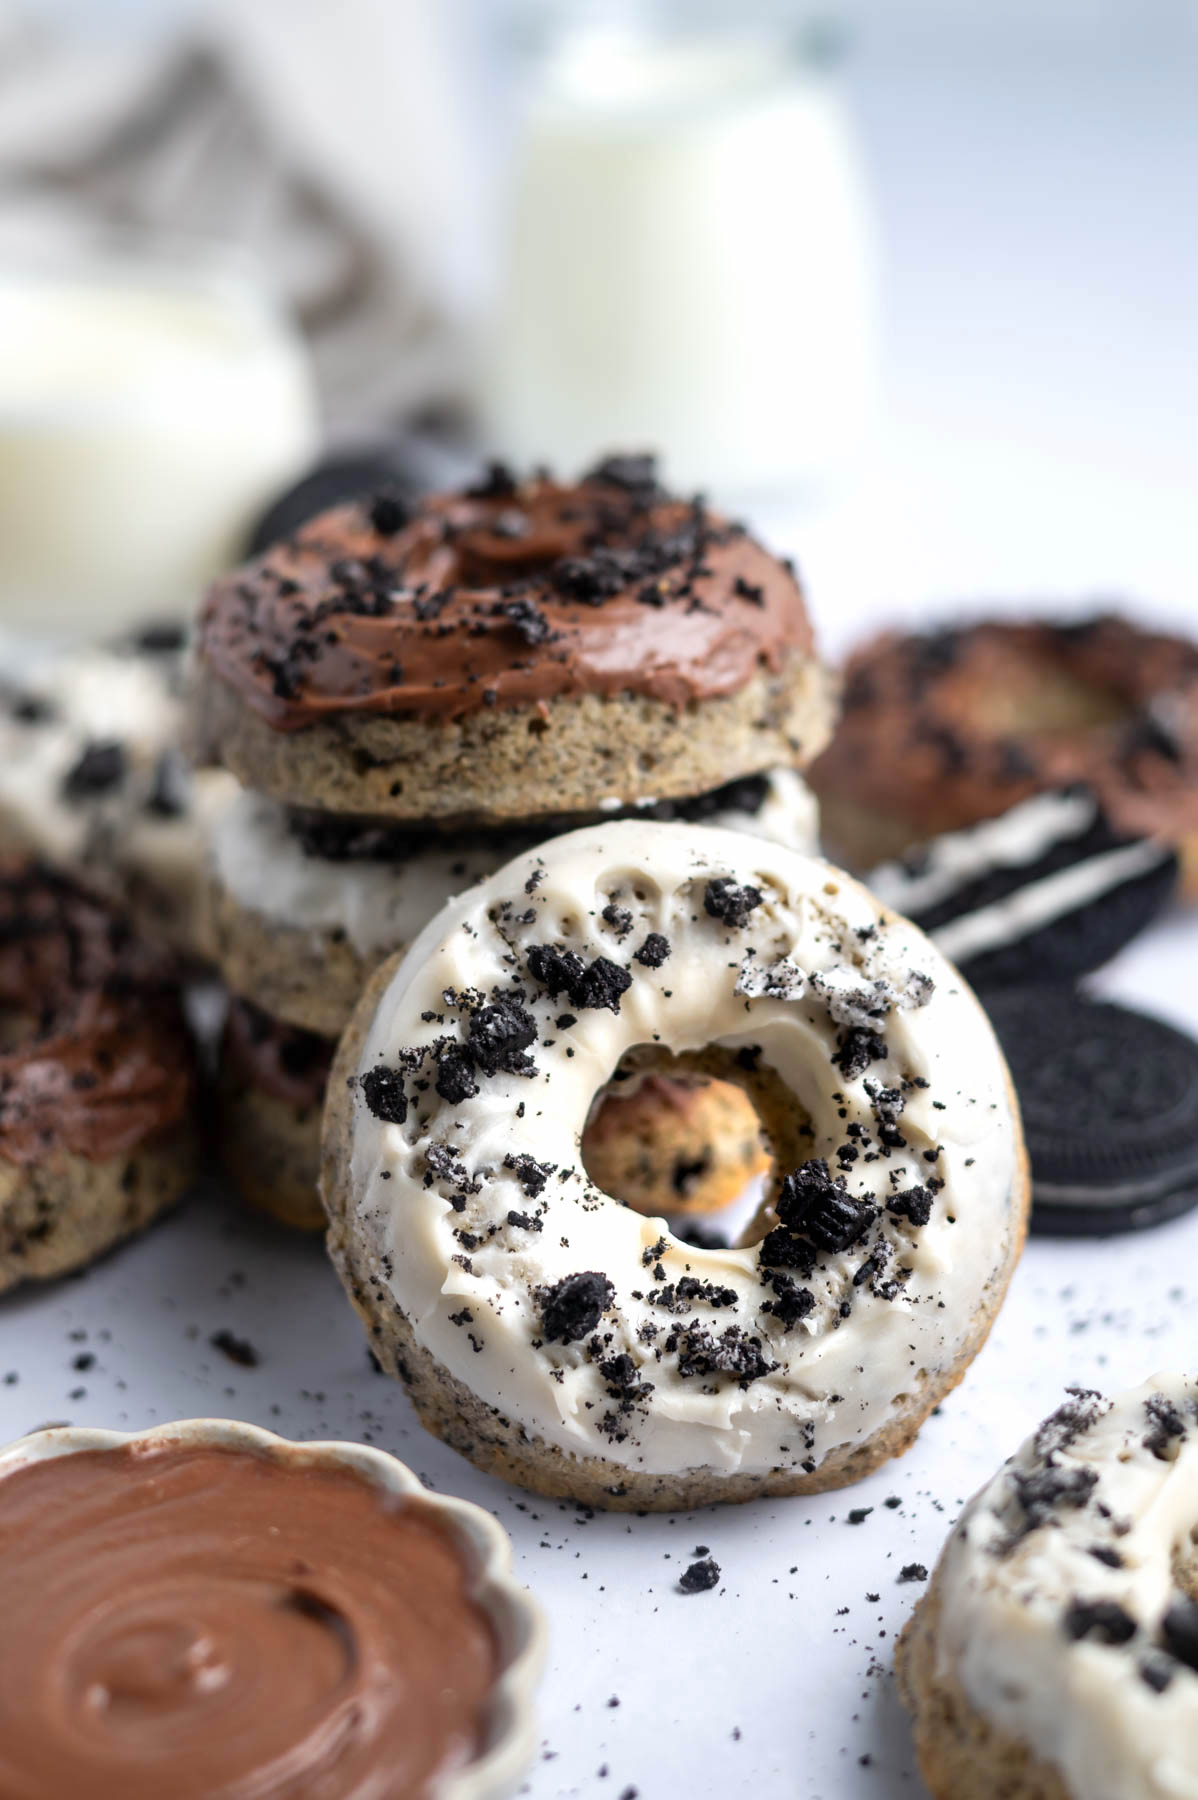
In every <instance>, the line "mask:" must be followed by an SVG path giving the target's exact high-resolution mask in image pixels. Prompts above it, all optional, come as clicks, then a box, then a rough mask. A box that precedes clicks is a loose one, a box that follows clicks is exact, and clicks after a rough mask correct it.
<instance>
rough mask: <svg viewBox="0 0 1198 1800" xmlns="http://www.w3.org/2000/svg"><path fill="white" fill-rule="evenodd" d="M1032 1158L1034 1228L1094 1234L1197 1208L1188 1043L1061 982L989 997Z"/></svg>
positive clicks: (1194, 1055) (1197, 1128) (1195, 1055)
mask: <svg viewBox="0 0 1198 1800" xmlns="http://www.w3.org/2000/svg"><path fill="white" fill-rule="evenodd" d="M987 1010H988V1011H989V1014H990V1019H991V1022H992V1024H993V1025H994V1028H995V1031H996V1032H997V1033H998V1037H999V1040H1000V1042H1001V1044H1002V1047H1003V1050H1004V1052H1005V1053H1006V1057H1007V1062H1008V1064H1009V1066H1010V1070H1011V1077H1012V1080H1013V1081H1014V1083H1015V1091H1016V1093H1017V1094H1018V1096H1019V1104H1020V1107H1021V1109H1022V1112H1023V1128H1024V1132H1025V1134H1026V1139H1027V1148H1028V1154H1029V1156H1030V1158H1031V1165H1032V1230H1033V1231H1039V1232H1044V1233H1057V1234H1060V1235H1065V1236H1079V1235H1087V1236H1101V1235H1104V1234H1105V1233H1108V1232H1114V1231H1134V1230H1137V1229H1139V1228H1141V1227H1143V1226H1146V1225H1158V1224H1160V1223H1161V1222H1162V1221H1163V1220H1165V1219H1171V1218H1175V1217H1176V1216H1177V1215H1178V1214H1179V1213H1183V1212H1186V1211H1187V1210H1188V1209H1189V1208H1190V1207H1192V1206H1195V1205H1198V1043H1196V1042H1195V1041H1194V1039H1193V1038H1191V1037H1187V1036H1186V1035H1185V1033H1184V1032H1181V1031H1178V1030H1176V1029H1175V1028H1174V1027H1173V1026H1171V1025H1166V1024H1164V1023H1162V1021H1161V1020H1159V1019H1153V1018H1149V1017H1148V1016H1147V1015H1146V1014H1145V1013H1139V1012H1133V1011H1131V1010H1130V1009H1129V1008H1127V1007H1124V1006H1115V1005H1113V1004H1111V1003H1110V1002H1108V1001H1099V1000H1091V999H1088V998H1087V997H1086V996H1084V995H1081V994H1075V993H1072V992H1070V990H1069V989H1068V988H1065V987H1048V986H1045V987H1036V988H1012V989H1009V990H1008V991H1007V992H1006V993H1002V994H993V995H990V996H988V997H987Z"/></svg>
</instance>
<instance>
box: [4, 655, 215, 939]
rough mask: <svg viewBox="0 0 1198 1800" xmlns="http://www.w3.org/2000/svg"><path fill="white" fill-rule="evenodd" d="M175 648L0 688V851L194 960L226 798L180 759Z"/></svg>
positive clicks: (62, 659) (179, 670)
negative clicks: (211, 844) (50, 873)
mask: <svg viewBox="0 0 1198 1800" xmlns="http://www.w3.org/2000/svg"><path fill="white" fill-rule="evenodd" d="M182 657H183V645H182V639H181V636H179V635H178V634H175V633H171V634H170V636H169V639H167V640H165V641H164V639H163V637H162V635H161V634H159V633H153V634H150V635H149V638H148V641H147V639H145V638H143V639H142V640H140V641H139V642H138V643H134V644H132V645H130V646H128V647H127V648H124V649H102V648H98V647H97V648H92V649H87V650H81V651H78V652H76V653H73V654H71V655H64V656H53V657H49V658H47V659H46V660H44V661H43V662H41V663H40V664H38V665H37V666H35V667H34V668H33V669H32V670H31V671H29V672H28V673H27V674H26V675H25V676H24V677H23V678H22V679H21V680H20V681H19V682H7V683H0V850H2V851H3V853H4V854H7V855H14V856H16V855H19V856H33V857H37V858H38V859H39V860H40V861H42V862H45V863H47V864H49V865H51V866H52V867H53V868H56V869H60V870H62V871H64V872H65V873H68V874H71V875H74V876H76V877H77V878H78V879H80V880H81V881H83V882H85V883H86V885H87V886H88V887H89V888H90V889H92V890H94V891H96V892H97V893H100V894H101V895H103V897H104V898H105V899H107V900H111V901H113V902H115V903H117V904H119V905H120V906H122V907H123V908H125V909H126V910H127V911H128V912H129V913H131V914H132V916H133V918H134V921H135V923H136V924H137V926H138V928H139V930H141V931H142V932H143V933H145V934H147V935H149V936H152V937H154V938H156V939H161V940H164V941H165V942H166V943H168V944H169V945H170V946H171V947H172V948H173V949H176V950H181V951H183V952H185V953H187V954H189V955H203V954H205V953H206V949H207V943H206V932H205V916H204V915H205V911H206V908H205V904H204V879H205V866H206V861H207V845H208V837H209V834H210V832H211V830H212V828H213V825H214V824H215V821H216V820H217V819H218V818H219V816H220V815H221V813H222V812H223V811H224V809H225V807H226V806H227V805H228V804H229V803H230V801H231V800H232V798H233V796H234V795H235V794H236V792H237V783H236V782H235V781H234V779H233V777H232V776H231V775H228V774H226V773H225V772H224V770H222V769H191V768H190V767H189V766H188V764H187V762H186V760H185V758H184V756H183V754H182V752H181V750H180V748H179V743H180V738H181V735H182V720H183V699H182V687H183V667H182Z"/></svg>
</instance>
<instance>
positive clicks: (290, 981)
mask: <svg viewBox="0 0 1198 1800" xmlns="http://www.w3.org/2000/svg"><path fill="white" fill-rule="evenodd" d="M659 804H662V803H659ZM664 804H666V805H668V806H669V807H670V808H671V809H672V811H673V813H674V814H675V815H676V816H680V817H695V818H702V819H709V820H710V821H711V822H712V823H713V824H718V825H726V826H729V827H731V828H732V829H734V830H738V831H752V832H754V833H756V834H758V835H760V836H762V837H768V838H773V839H775V840H776V841H777V842H778V843H783V844H791V845H792V846H794V848H796V849H800V850H814V849H815V847H816V842H817V835H818V830H819V824H818V813H817V808H816V805H815V799H814V796H813V795H812V793H811V790H810V788H808V786H807V785H806V783H805V782H804V781H803V778H802V776H801V775H799V774H798V773H797V772H796V771H795V770H794V769H772V770H770V771H769V772H768V773H766V774H764V775H751V776H747V777H745V778H744V779H742V780H740V781H733V782H729V783H728V784H727V786H725V787H723V788H719V789H717V790H716V791H715V792H713V793H710V794H704V795H701V796H699V797H698V798H697V799H695V800H689V801H673V802H668V803H664ZM548 835H549V832H548V830H547V829H545V828H538V829H537V830H524V831H522V832H519V833H517V832H512V831H507V832H492V833H487V832H478V831H475V832H472V833H471V834H470V835H469V836H454V835H451V834H447V833H444V832H437V831H425V832H423V833H413V831H412V829H411V828H410V827H409V828H403V827H400V828H399V829H395V828H390V829H389V828H388V827H386V826H385V825H379V824H377V823H371V822H369V821H362V820H356V819H351V820H344V819H338V818H337V817H335V816H333V815H331V814H328V813H307V812H298V813H297V812H294V811H292V810H291V809H290V808H288V807H286V806H283V805H281V804H280V803H279V802H278V801H277V800H272V799H270V798H269V797H268V796H267V795H265V794H257V793H253V792H251V791H250V790H249V789H247V788H243V789H241V790H239V793H238V796H237V799H236V800H235V801H234V803H233V804H232V806H230V807H229V808H228V809H227V811H226V812H225V813H224V814H223V816H222V817H221V818H220V819H219V821H218V822H217V824H216V826H215V829H214V831H213V834H212V855H211V879H210V904H209V908H208V914H209V920H210V925H211V932H212V938H213V954H214V955H215V957H216V960H217V962H218V963H219V965H220V969H221V973H222V974H223V976H224V978H225V980H226V982H227V983H228V985H229V987H230V988H231V989H232V991H233V992H234V993H236V994H243V995H245V996H246V997H247V998H248V999H250V1000H252V1001H253V1002H254V1003H255V1005H257V1006H259V1007H260V1008H261V1009H262V1010H263V1011H264V1012H268V1013H270V1014H271V1015H272V1016H273V1017H275V1018H278V1019H283V1020H286V1022H287V1023H288V1024H290V1025H297V1026H300V1027H302V1029H304V1030H305V1031H315V1032H318V1033H320V1034H321V1035H323V1036H326V1037H336V1036H339V1034H340V1033H341V1031H342V1030H343V1029H344V1027H345V1024H346V1021H347V1020H348V1019H349V1016H350V1014H351V1013H352V1012H353V1010H354V1007H355V1006H356V1005H357V1002H358V999H359V997H360V995H361V992H362V989H363V987H364V986H365V984H366V981H367V979H368V977H369V976H370V975H371V973H372V972H373V971H374V970H375V969H376V968H377V967H378V965H379V963H380V962H382V961H383V960H384V958H385V957H388V956H391V955H393V954H394V953H395V952H396V951H397V950H403V949H405V948H406V947H407V945H408V944H410V943H411V942H412V941H413V940H414V939H415V938H416V937H417V936H418V934H419V933H420V932H421V931H422V930H423V928H424V926H425V925H426V924H427V923H428V921H429V920H430V919H431V918H432V916H433V914H434V913H436V912H438V911H439V910H440V908H441V907H442V906H444V904H445V902H446V901H447V900H448V899H449V898H450V896H451V895H453V894H460V893H461V892H462V890H463V889H464V888H467V887H469V886H470V885H471V883H472V882H475V881H480V880H482V879H484V878H485V877H486V876H488V875H493V874H494V873H495V871H496V869H498V868H501V867H502V865H503V864H504V863H505V862H508V861H509V860H510V859H511V858H512V857H513V856H515V855H517V854H518V853H519V852H520V851H522V850H527V849H530V848H531V847H532V845H533V844H535V843H541V842H543V841H544V839H545V837H546V836H548Z"/></svg>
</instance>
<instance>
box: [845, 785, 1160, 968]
mask: <svg viewBox="0 0 1198 1800" xmlns="http://www.w3.org/2000/svg"><path fill="white" fill-rule="evenodd" d="M866 880H867V884H868V885H869V886H870V887H871V888H872V889H873V891H874V892H875V893H876V894H877V896H878V898H879V899H880V900H884V901H885V902H886V904H887V905H888V906H892V907H893V908H894V910H895V911H896V912H899V913H902V914H903V915H904V916H905V917H906V918H909V919H913V920H914V922H915V923H916V924H917V925H919V926H920V928H921V929H922V930H924V931H926V932H927V934H928V936H929V937H930V938H931V939H932V940H933V942H934V943H935V944H936V945H937V947H938V948H939V949H941V950H943V952H944V954H945V955H946V956H947V957H949V958H950V959H951V960H952V961H953V962H955V963H956V964H957V966H958V968H959V969H961V970H962V971H963V973H965V974H966V975H967V976H968V978H969V981H970V983H971V984H972V986H973V987H975V988H979V989H987V990H988V989H990V988H993V987H1007V986H1010V985H1011V984H1012V983H1024V982H1036V981H1072V980H1075V979H1076V978H1077V977H1078V976H1080V975H1085V974H1088V973H1089V972H1090V970H1092V969H1097V968H1100V967H1101V966H1102V964H1103V963H1105V962H1108V961H1109V960H1110V958H1111V957H1112V956H1114V955H1115V954H1116V953H1117V952H1118V951H1119V950H1121V949H1122V948H1123V946H1124V945H1125V944H1127V943H1129V942H1130V941H1131V939H1132V938H1133V937H1135V936H1136V935H1137V934H1138V933H1139V932H1141V931H1142V930H1143V929H1144V927H1145V926H1146V925H1148V924H1150V923H1151V921H1152V920H1153V919H1154V918H1155V917H1156V916H1157V914H1158V913H1159V912H1160V911H1161V910H1162V909H1163V908H1164V907H1165V906H1166V905H1167V904H1168V903H1169V901H1170V899H1171V898H1172V896H1173V894H1174V893H1175V892H1176V889H1177V882H1178V861H1177V855H1176V852H1175V851H1174V850H1173V849H1172V848H1171V846H1170V845H1168V844H1164V843H1160V842H1157V841H1156V840H1154V839H1152V838H1134V837H1128V836H1126V835H1125V834H1123V833H1121V832H1119V831H1116V830H1115V828H1114V827H1113V826H1112V825H1111V823H1110V821H1109V819H1108V818H1107V817H1106V815H1105V814H1104V812H1103V811H1102V809H1101V807H1100V806H1099V804H1098V801H1097V799H1096V798H1095V796H1094V795H1093V794H1092V793H1091V792H1090V791H1089V790H1088V789H1086V788H1084V787H1070V788H1062V789H1058V790H1057V791H1056V792H1054V793H1046V794H1037V795H1035V796H1034V797H1033V798H1032V799H1031V800H1025V801H1024V802H1023V804H1022V805H1020V806H1016V807H1013V808H1012V809H1011V811H1010V812H1007V813H1004V814H1002V816H1001V817H1000V818H997V819H988V820H986V821H985V822H984V823H983V824H981V825H974V826H970V827H969V828H968V829H966V830H964V831H953V832H946V833H945V834H944V835H943V836H941V837H938V838H934V839H933V840H932V841H931V842H930V843H928V844H925V845H922V846H920V848H919V849H918V850H914V851H912V852H910V853H909V854H908V855H907V856H905V857H904V858H903V859H902V860H901V861H900V862H893V863H883V864H882V865H881V866H880V867H879V868H877V869H875V870H874V871H873V873H872V874H871V875H869V876H867V877H866Z"/></svg>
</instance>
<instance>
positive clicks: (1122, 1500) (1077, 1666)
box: [899, 1375, 1198, 1800]
mask: <svg viewBox="0 0 1198 1800" xmlns="http://www.w3.org/2000/svg"><path fill="white" fill-rule="evenodd" d="M1196 1542H1198V1380H1195V1378H1194V1377H1192V1376H1183V1375H1157V1376H1155V1377H1154V1378H1153V1379H1152V1380H1151V1381H1148V1382H1146V1383H1145V1384H1144V1386H1143V1387H1140V1388H1133V1389H1131V1390H1130V1391H1129V1392H1127V1393H1124V1394H1120V1395H1119V1396H1118V1397H1117V1398H1116V1399H1114V1400H1106V1399H1103V1398H1102V1396H1101V1395H1099V1394H1094V1393H1089V1392H1085V1391H1082V1390H1073V1391H1072V1398H1071V1399H1070V1400H1069V1401H1068V1402H1067V1403H1066V1404H1065V1405H1064V1406H1062V1407H1061V1408H1060V1409H1059V1410H1058V1411H1057V1412H1055V1413H1053V1414H1052V1416H1051V1417H1050V1418H1049V1419H1046V1420H1045V1422H1044V1423H1043V1424H1042V1425H1041V1426H1040V1428H1039V1430H1038V1431H1036V1432H1035V1433H1034V1434H1033V1435H1032V1436H1031V1437H1030V1438H1028V1440H1027V1442H1026V1443H1025V1444H1023V1445H1022V1446H1021V1448H1020V1449H1019V1450H1018V1451H1017V1453H1016V1454H1015V1456H1013V1457H1012V1458H1011V1460H1010V1462H1008V1463H1007V1464H1006V1465H1005V1466H1004V1468H1003V1469H1002V1470H1001V1471H1000V1472H999V1473H998V1474H997V1475H996V1476H995V1477H994V1479H993V1480H992V1481H990V1482H989V1483H988V1484H987V1485H986V1486H985V1487H984V1488H983V1489H982V1491H981V1493H980V1494H978V1495H977V1496H976V1498H975V1499H973V1500H972V1501H971V1502H970V1504H969V1505H968V1506H967V1507H966V1509H965V1511H964V1513H963V1514H962V1515H961V1518H960V1519H959V1521H958V1523H957V1525H956V1527H955V1528H954V1530H953V1533H952V1536H951V1537H950V1538H949V1540H948V1543H947V1545H946V1546H945V1549H944V1552H943V1554H942V1556H941V1558H940V1563H939V1565H938V1567H937V1569H936V1573H935V1576H934V1577H933V1580H932V1584H931V1586H930V1588H929V1589H928V1591H927V1593H926V1595H925V1596H924V1598H923V1599H922V1600H921V1602H920V1604H919V1607H918V1609H917V1611H916V1613H915V1616H914V1618H913V1619H912V1621H911V1623H910V1624H909V1625H908V1627H907V1630H906V1632H905V1633H904V1636H903V1639H902V1642H901V1644H900V1647H899V1677H900V1682H901V1685H902V1688H903V1695H904V1699H905V1700H906V1703H907V1705H908V1707H909V1708H910V1709H911V1711H912V1712H913V1713H914V1714H915V1736H916V1743H917V1746H918V1749H919V1758H920V1764H921V1766H922V1769H923V1774H924V1778H925V1780H926V1781H927V1784H928V1787H929V1788H930V1789H931V1792H932V1793H933V1795H935V1796H936V1800H948V1797H949V1796H951V1800H973V1797H974V1796H978V1797H979V1800H980V1797H981V1796H990V1795H994V1794H998V1793H1001V1794H1003V1795H1004V1796H1006V1797H1007V1800H1192V1797H1193V1796H1194V1795H1196V1794H1198V1604H1196V1602H1198V1551H1196V1549H1195V1544H1196Z"/></svg>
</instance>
